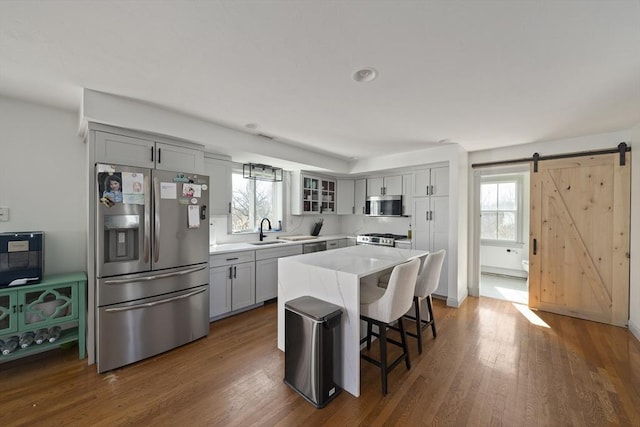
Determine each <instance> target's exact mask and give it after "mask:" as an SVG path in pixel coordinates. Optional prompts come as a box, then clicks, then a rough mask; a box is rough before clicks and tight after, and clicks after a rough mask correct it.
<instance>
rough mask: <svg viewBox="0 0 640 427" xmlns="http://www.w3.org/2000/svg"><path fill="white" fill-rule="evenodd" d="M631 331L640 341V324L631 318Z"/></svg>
mask: <svg viewBox="0 0 640 427" xmlns="http://www.w3.org/2000/svg"><path fill="white" fill-rule="evenodd" d="M629 331H630V332H631V334H633V336H634V337H636V339H637V340H638V341H640V326H638V325H636V324H634V323H633V322H632V321H631V320H629Z"/></svg>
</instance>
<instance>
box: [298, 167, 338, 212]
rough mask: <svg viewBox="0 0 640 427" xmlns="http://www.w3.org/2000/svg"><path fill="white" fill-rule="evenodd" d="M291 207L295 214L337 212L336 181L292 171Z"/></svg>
mask: <svg viewBox="0 0 640 427" xmlns="http://www.w3.org/2000/svg"><path fill="white" fill-rule="evenodd" d="M291 188H292V190H291V202H292V203H291V209H292V213H293V214H294V215H302V214H321V213H329V214H331V213H336V181H335V180H333V179H328V178H321V177H315V176H310V175H305V174H300V173H292V186H291Z"/></svg>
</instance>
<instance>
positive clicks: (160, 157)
mask: <svg viewBox="0 0 640 427" xmlns="http://www.w3.org/2000/svg"><path fill="white" fill-rule="evenodd" d="M158 163H162V148H158Z"/></svg>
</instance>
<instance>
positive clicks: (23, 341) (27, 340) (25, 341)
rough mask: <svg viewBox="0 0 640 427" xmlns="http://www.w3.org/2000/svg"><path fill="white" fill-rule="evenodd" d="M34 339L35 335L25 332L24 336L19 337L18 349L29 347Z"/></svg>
mask: <svg viewBox="0 0 640 427" xmlns="http://www.w3.org/2000/svg"><path fill="white" fill-rule="evenodd" d="M35 337H36V334H34V333H33V332H31V331H29V332H25V333H24V334H22V336H21V337H20V347H21V348H27V347H29V346H30V345H31V344H33V340H34V339H35Z"/></svg>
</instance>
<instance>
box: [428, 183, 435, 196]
mask: <svg viewBox="0 0 640 427" xmlns="http://www.w3.org/2000/svg"><path fill="white" fill-rule="evenodd" d="M429 187H431V195H432V196H433V195H434V194H435V193H434V191H433V185H430V186H429Z"/></svg>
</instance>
